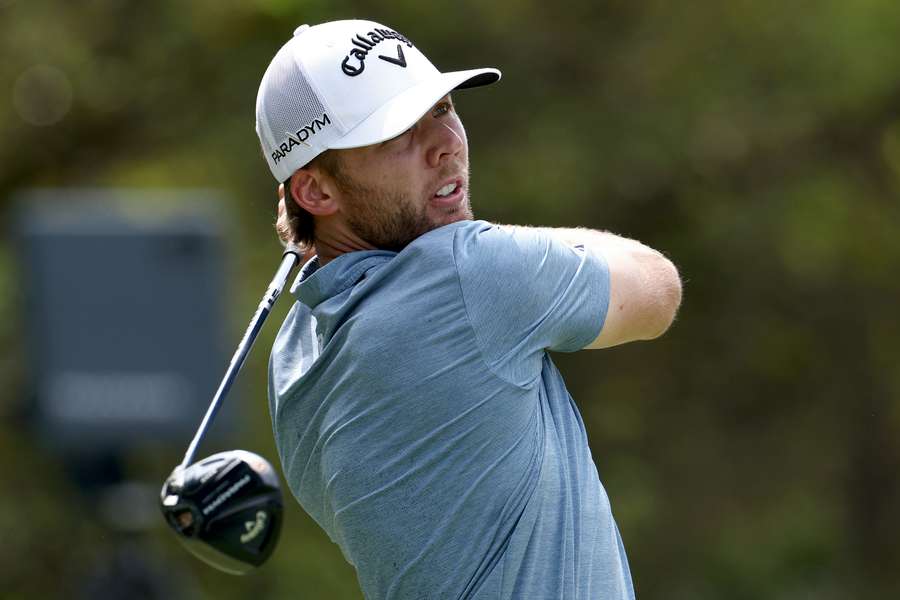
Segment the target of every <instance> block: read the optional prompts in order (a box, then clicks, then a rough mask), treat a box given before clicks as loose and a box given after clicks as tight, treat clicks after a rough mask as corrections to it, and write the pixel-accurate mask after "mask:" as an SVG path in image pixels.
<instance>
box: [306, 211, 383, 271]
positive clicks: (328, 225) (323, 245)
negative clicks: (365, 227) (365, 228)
mask: <svg viewBox="0 0 900 600" xmlns="http://www.w3.org/2000/svg"><path fill="white" fill-rule="evenodd" d="M315 245H316V255H317V256H318V257H319V265H325V264H327V263H328V262H330V261H332V260H334V259H335V258H337V257H338V256H340V255H341V254H346V253H347V252H356V251H358V250H375V249H376V248H375V246H373V245H372V244H370V243H369V242H367V241H365V240H364V239H362V238H361V237H359V236H358V235H356V234H355V233H354V232H353V231H351V230H350V228H349V227H347V226H346V225H345V224H344V223H343V222H340V221H335V220H331V219H322V220H321V221H320V220H318V219H317V220H316V244H315Z"/></svg>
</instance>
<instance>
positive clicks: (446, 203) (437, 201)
mask: <svg viewBox="0 0 900 600" xmlns="http://www.w3.org/2000/svg"><path fill="white" fill-rule="evenodd" d="M464 196H465V188H464V187H463V182H462V180H461V179H459V178H456V179H451V180H450V181H446V182H444V184H443V185H442V186H441V187H439V188H438V189H437V191H436V192H435V193H434V195H432V196H431V203H432V204H434V205H435V206H439V207H441V208H450V207H455V206H458V205H459V203H460V202H461V201H462V199H463V197H464Z"/></svg>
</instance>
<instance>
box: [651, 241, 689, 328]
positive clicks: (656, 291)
mask: <svg viewBox="0 0 900 600" xmlns="http://www.w3.org/2000/svg"><path fill="white" fill-rule="evenodd" d="M654 271H655V273H653V276H652V281H653V285H652V286H651V287H652V288H653V302H652V303H651V304H652V309H651V311H650V312H651V313H652V316H651V317H650V318H649V319H648V320H647V321H648V325H650V326H649V327H648V328H647V329H648V331H647V337H645V338H644V339H646V340H653V339H656V338H658V337H660V336H661V335H662V334H664V333H665V332H666V331H668V329H669V327H671V326H672V323H673V322H675V316H676V315H677V314H678V308H679V307H680V306H681V293H682V290H681V277H680V276H679V275H678V269H677V268H676V267H675V265H674V264H672V261H670V260H669V259H667V258H665V257H664V256H662V255H659V260H658V261H656V264H655V265H654Z"/></svg>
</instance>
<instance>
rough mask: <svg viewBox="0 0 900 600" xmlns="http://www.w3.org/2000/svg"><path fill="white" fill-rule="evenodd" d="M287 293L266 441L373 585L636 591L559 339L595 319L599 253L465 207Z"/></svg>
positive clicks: (590, 326)
mask: <svg viewBox="0 0 900 600" xmlns="http://www.w3.org/2000/svg"><path fill="white" fill-rule="evenodd" d="M291 291H292V293H293V294H294V295H295V296H296V298H297V300H298V302H296V303H295V304H294V306H293V307H292V308H291V311H290V313H289V314H288V316H287V318H286V319H285V322H284V324H283V325H282V327H281V330H280V332H279V333H278V337H277V338H276V341H275V345H274V347H273V350H272V355H271V360H270V373H269V405H270V410H271V415H272V424H273V429H274V432H275V440H276V444H277V447H278V452H279V454H280V457H281V462H282V465H283V468H284V474H285V477H286V479H287V481H288V483H289V485H290V488H291V491H292V492H293V494H294V496H295V497H296V498H297V500H298V501H299V502H300V504H301V505H302V506H303V508H304V509H305V510H306V511H307V512H308V513H309V514H310V516H312V518H313V519H315V521H316V522H317V523H318V524H319V525H320V526H321V527H322V529H324V530H325V531H326V532H327V534H328V535H329V536H330V538H331V539H332V540H333V541H334V542H335V543H336V544H337V545H338V546H339V547H340V548H341V550H342V552H343V554H344V556H345V557H346V559H347V560H348V561H349V562H350V564H352V565H353V566H354V568H355V569H356V572H357V577H358V579H359V584H360V587H361V588H362V591H363V593H364V594H365V596H366V598H370V599H382V598H391V599H394V598H396V599H407V598H416V599H419V598H433V599H440V600H445V599H453V598H478V599H499V598H523V599H527V600H531V599H536V600H537V599H540V600H543V599H549V598H560V599H563V598H564V599H566V600H569V599H576V598H579V599H580V598H583V599H590V600H596V599H602V600H618V599H631V598H634V592H633V589H632V584H631V576H630V573H629V570H628V563H627V560H626V558H625V551H624V549H623V547H622V542H621V539H620V537H619V532H618V529H617V527H616V524H615V521H614V520H613V516H612V513H611V511H610V506H609V500H608V499H607V496H606V492H605V491H604V489H603V486H602V485H601V484H600V480H599V478H598V476H597V469H596V467H595V466H594V462H593V459H592V457H591V451H590V448H589V447H588V443H587V437H586V435H585V429H584V424H583V422H582V420H581V415H580V414H579V412H578V408H577V407H576V405H575V403H574V402H573V401H572V398H571V396H570V395H569V393H568V392H567V391H566V387H565V384H564V382H563V380H562V377H561V376H560V374H559V372H558V371H557V369H556V367H554V365H553V362H552V361H551V360H550V356H549V354H548V351H550V350H552V351H559V352H570V351H575V350H579V349H581V348H583V347H585V346H586V345H587V344H589V343H590V342H592V341H593V340H594V339H595V338H596V337H597V335H598V334H599V331H600V328H601V326H602V324H603V321H604V318H605V315H606V309H607V305H608V302H609V272H608V269H607V266H606V263H605V261H604V259H603V258H602V256H599V255H597V254H595V253H593V252H592V251H590V250H585V249H584V248H581V247H576V248H573V247H571V246H568V245H566V244H563V243H561V242H558V241H556V240H554V239H553V238H552V237H550V236H548V235H547V234H546V233H542V232H541V231H540V230H535V229H525V228H509V227H499V226H496V225H491V224H490V223H485V222H482V221H461V222H458V223H454V224H451V225H447V226H444V227H441V228H439V229H436V230H434V231H431V232H429V233H427V234H425V235H423V236H421V237H419V238H418V239H416V240H415V241H413V242H412V243H411V244H410V245H409V246H407V247H406V248H404V249H403V251H401V252H399V253H397V252H387V251H365V252H352V253H349V254H344V255H341V256H339V257H338V258H336V259H334V260H332V261H331V262H329V263H328V264H327V265H325V266H324V267H321V268H319V267H318V263H317V261H315V260H313V261H311V262H310V263H308V264H307V265H306V266H305V267H304V269H303V271H302V272H301V274H300V276H299V277H298V279H297V282H296V283H295V284H294V286H293V288H292V290H291ZM598 358H599V356H598Z"/></svg>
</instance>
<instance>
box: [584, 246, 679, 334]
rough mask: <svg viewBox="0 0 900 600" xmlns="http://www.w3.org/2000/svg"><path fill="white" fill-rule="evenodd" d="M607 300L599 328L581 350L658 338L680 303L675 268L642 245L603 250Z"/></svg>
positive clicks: (660, 255)
mask: <svg viewBox="0 0 900 600" xmlns="http://www.w3.org/2000/svg"><path fill="white" fill-rule="evenodd" d="M603 252H604V254H605V255H606V259H607V264H608V268H609V286H610V299H609V308H608V309H607V311H606V318H605V320H604V323H603V328H602V329H601V330H600V334H599V335H598V336H597V338H596V339H595V340H594V341H593V342H591V343H590V344H589V345H588V346H586V348H585V349H588V350H592V349H598V348H609V347H611V346H616V345H619V344H624V343H627V342H633V341H636V340H650V339H653V338H656V337H658V336H660V335H662V334H663V333H664V332H665V331H666V329H668V328H669V325H671V324H672V320H673V319H674V318H675V312H676V311H677V309H678V305H679V304H680V302H681V282H680V279H679V277H678V271H677V270H676V269H675V266H674V265H673V264H672V263H671V262H670V261H669V260H668V259H667V258H665V257H664V256H663V255H662V254H660V253H658V252H656V251H655V250H651V249H650V248H647V247H646V246H639V245H638V244H635V245H634V246H633V247H625V248H623V247H610V248H604V250H603Z"/></svg>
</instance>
